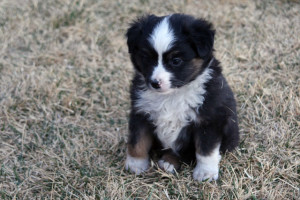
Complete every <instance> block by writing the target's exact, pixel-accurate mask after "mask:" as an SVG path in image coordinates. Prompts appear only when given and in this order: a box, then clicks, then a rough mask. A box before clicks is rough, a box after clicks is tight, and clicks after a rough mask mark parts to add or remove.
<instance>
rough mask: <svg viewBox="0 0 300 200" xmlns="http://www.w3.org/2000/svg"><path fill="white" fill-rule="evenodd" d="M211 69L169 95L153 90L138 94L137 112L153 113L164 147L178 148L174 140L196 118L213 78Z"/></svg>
mask: <svg viewBox="0 0 300 200" xmlns="http://www.w3.org/2000/svg"><path fill="white" fill-rule="evenodd" d="M211 71H212V70H211V69H209V68H206V69H205V70H204V72H203V73H202V74H201V75H200V76H198V77H197V78H196V79H195V80H194V81H192V82H191V83H189V84H187V85H185V86H183V87H181V88H177V89H174V91H172V92H171V93H168V94H164V93H159V92H156V91H152V90H146V91H141V92H140V93H139V100H138V101H137V102H136V103H135V107H136V108H137V110H138V112H145V113H148V114H149V115H150V118H151V120H152V121H153V123H154V125H155V126H156V129H155V133H156V134H157V136H158V138H159V140H160V141H161V142H162V144H163V146H164V148H172V149H175V147H174V142H175V141H176V139H177V137H178V135H179V133H180V131H181V129H182V128H183V127H185V126H186V125H188V124H189V123H190V122H192V121H195V120H196V118H197V114H196V113H195V110H196V109H195V108H197V107H200V106H201V105H202V104H203V102H204V94H205V92H206V90H205V87H204V84H205V83H206V82H208V81H209V80H210V79H211V75H210V74H211Z"/></svg>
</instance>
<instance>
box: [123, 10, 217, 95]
mask: <svg viewBox="0 0 300 200" xmlns="http://www.w3.org/2000/svg"><path fill="white" fill-rule="evenodd" d="M214 34H215V31H214V30H213V28H212V25H211V24H210V23H208V22H207V21H205V20H202V19H195V18H193V17H191V16H188V15H182V14H173V15H170V16H164V17H157V16H155V15H150V16H145V17H142V18H139V19H138V20H137V21H135V22H134V23H133V24H132V25H131V27H130V28H129V29H128V31H127V34H126V36H127V45H128V49H129V53H130V56H131V60H132V63H133V65H134V67H135V69H136V70H137V71H138V72H139V73H140V74H142V75H143V77H144V79H145V82H146V84H147V86H148V87H149V88H150V89H152V90H156V91H157V92H162V93H164V92H165V93H167V92H171V91H172V90H173V88H178V87H182V86H184V85H186V84H188V83H189V82H191V81H193V80H194V79H195V78H196V77H197V76H198V75H199V74H201V72H202V71H203V69H204V68H205V66H206V65H205V64H207V62H209V60H210V59H211V58H212V52H213V42H214Z"/></svg>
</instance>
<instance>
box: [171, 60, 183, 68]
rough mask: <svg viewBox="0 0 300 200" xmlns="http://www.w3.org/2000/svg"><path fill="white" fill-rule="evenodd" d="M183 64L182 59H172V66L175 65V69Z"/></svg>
mask: <svg viewBox="0 0 300 200" xmlns="http://www.w3.org/2000/svg"><path fill="white" fill-rule="evenodd" d="M181 63H182V59H181V58H172V60H171V65H173V66H174V67H177V66H179V65H181Z"/></svg>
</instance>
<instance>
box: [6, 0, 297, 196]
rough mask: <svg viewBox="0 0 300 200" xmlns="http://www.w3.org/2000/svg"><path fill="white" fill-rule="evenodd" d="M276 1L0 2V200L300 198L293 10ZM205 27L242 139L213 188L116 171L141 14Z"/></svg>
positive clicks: (186, 176)
mask: <svg viewBox="0 0 300 200" xmlns="http://www.w3.org/2000/svg"><path fill="white" fill-rule="evenodd" d="M297 2H298V1H296V0H294V1H292V0H290V1H288V0H285V1H284V0H282V1H279V0H277V1H259V0H256V1H251V0H249V1H235V0H231V1H225V0H220V1H210V0H204V1H192V0H186V1H181V0H176V1H171V0H166V1H158V0H151V1H150V0H139V1H138V0H132V1H130V0H128V1H124V0H119V1H109V0H105V1H104V0H103V1H96V0H78V1H75V0H74V1H72V0H63V1H61V0H53V1H52V0H48V1H39V0H24V1H18V0H2V1H0V133H1V134H0V199H16V198H17V199H36V198H37V199H41V198H47V199H58V198H60V199H134V198H142V199H299V198H300V196H299V195H300V194H299V186H300V183H299V173H300V167H299V164H300V130H299V125H300V122H299V121H300V100H299V93H300V89H299V85H300V78H299V76H300V35H299V33H300V4H299V3H297ZM173 12H184V13H188V14H192V15H195V16H198V17H205V18H207V19H208V20H210V21H212V22H213V23H214V25H215V27H216V29H217V35H216V43H215V49H216V56H217V58H219V59H220V60H221V62H222V65H223V67H224V73H225V75H226V77H227V79H228V81H229V83H230V85H231V86H232V88H233V90H234V92H235V94H236V99H237V101H238V112H239V121H240V128H241V143H240V146H239V148H238V149H237V150H236V151H235V152H233V153H228V154H226V155H225V156H224V157H223V159H222V162H221V169H220V171H221V172H220V173H221V174H220V179H219V180H218V181H217V182H211V183H198V182H195V181H193V180H192V177H191V174H192V167H190V166H186V167H184V169H183V170H182V171H181V172H180V173H179V174H176V175H169V174H166V173H164V172H162V171H158V170H155V169H153V170H151V171H150V172H148V173H146V174H145V175H143V176H135V175H132V174H128V173H127V172H125V171H124V167H123V166H124V165H123V163H124V155H125V143H126V135H127V120H128V112H129V106H130V104H129V98H128V97H129V96H128V90H129V82H130V79H131V76H132V71H133V70H132V67H131V63H130V61H129V57H128V54H127V47H126V41H125V37H124V33H125V31H126V29H127V28H128V23H129V22H130V21H131V20H132V19H134V18H135V17H136V16H139V15H141V14H144V13H154V14H157V15H163V14H169V13H173Z"/></svg>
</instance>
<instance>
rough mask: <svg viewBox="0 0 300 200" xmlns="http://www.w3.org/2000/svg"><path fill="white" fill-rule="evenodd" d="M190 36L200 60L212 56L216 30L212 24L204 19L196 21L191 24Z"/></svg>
mask: <svg viewBox="0 0 300 200" xmlns="http://www.w3.org/2000/svg"><path fill="white" fill-rule="evenodd" d="M189 36H190V38H189V39H190V40H191V42H192V43H193V45H194V47H195V49H196V52H197V53H198V56H199V57H200V58H205V57H206V56H209V55H211V54H212V52H213V46H214V37H215V30H214V29H213V26H212V24H211V23H209V22H207V21H205V20H203V19H195V20H194V21H193V22H192V23H191V24H189Z"/></svg>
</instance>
